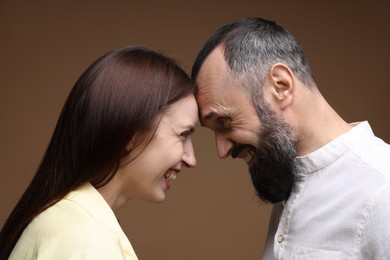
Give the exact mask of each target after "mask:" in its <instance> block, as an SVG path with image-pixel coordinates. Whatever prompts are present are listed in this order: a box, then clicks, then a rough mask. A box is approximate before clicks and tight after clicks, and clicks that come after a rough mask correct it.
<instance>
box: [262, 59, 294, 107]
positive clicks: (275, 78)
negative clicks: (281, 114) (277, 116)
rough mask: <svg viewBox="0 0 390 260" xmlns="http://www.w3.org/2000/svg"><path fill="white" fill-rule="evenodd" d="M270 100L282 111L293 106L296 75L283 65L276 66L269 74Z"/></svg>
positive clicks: (277, 64)
mask: <svg viewBox="0 0 390 260" xmlns="http://www.w3.org/2000/svg"><path fill="white" fill-rule="evenodd" d="M267 81H268V84H267V85H268V86H267V87H268V88H269V89H268V91H267V92H268V99H271V100H272V103H274V104H275V105H276V106H278V107H279V109H280V110H284V109H285V108H287V107H288V106H290V105H291V103H292V101H293V97H294V91H295V81H294V73H293V72H292V71H291V70H290V68H289V67H288V66H286V65H285V64H283V63H276V64H274V65H273V66H272V67H271V69H270V70H269V72H268V77H267Z"/></svg>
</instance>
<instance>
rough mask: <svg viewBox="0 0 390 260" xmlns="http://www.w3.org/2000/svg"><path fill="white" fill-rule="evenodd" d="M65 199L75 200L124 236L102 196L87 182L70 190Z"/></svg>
mask: <svg viewBox="0 0 390 260" xmlns="http://www.w3.org/2000/svg"><path fill="white" fill-rule="evenodd" d="M65 199H67V200H71V201H73V202H76V203H77V204H79V205H81V206H82V207H83V208H84V209H86V210H87V211H88V212H89V213H90V214H91V215H92V216H93V217H94V218H95V219H97V220H98V221H100V222H101V223H103V224H104V225H105V226H107V227H109V228H110V229H112V230H113V231H114V232H115V233H116V234H117V235H119V236H120V237H122V238H126V240H127V237H126V235H125V234H124V233H123V230H122V228H121V227H120V225H119V222H118V220H117V218H116V216H115V214H114V212H113V211H112V209H111V207H110V206H109V205H108V203H107V202H106V200H105V199H104V198H103V196H102V195H101V194H100V193H99V192H98V191H97V190H96V189H95V187H93V186H92V184H90V183H89V182H87V183H85V184H83V185H81V186H79V187H78V188H76V189H75V190H73V191H71V192H70V193H69V194H68V195H67V196H65Z"/></svg>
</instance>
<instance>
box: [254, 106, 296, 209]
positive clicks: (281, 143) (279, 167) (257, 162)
mask: <svg viewBox="0 0 390 260" xmlns="http://www.w3.org/2000/svg"><path fill="white" fill-rule="evenodd" d="M262 105H263V106H262V107H257V111H258V114H259V118H260V120H261V123H262V126H263V127H262V129H261V131H260V135H259V140H260V144H259V145H258V147H257V148H255V147H253V151H254V153H255V157H254V160H253V163H252V165H251V166H250V167H249V173H250V175H251V178H252V183H253V185H254V187H255V189H256V193H257V195H258V197H259V198H260V199H261V200H262V201H265V202H271V203H277V202H280V201H283V200H287V199H288V197H289V196H290V193H291V190H292V187H293V185H294V183H295V180H296V165H295V158H296V157H297V151H296V148H295V146H294V144H293V141H292V137H291V130H290V129H291V127H290V126H289V124H288V123H287V122H285V121H284V120H282V119H279V118H278V117H277V116H276V115H275V113H274V112H273V111H272V110H271V109H270V108H269V107H268V106H267V105H266V104H265V103H263V104H262ZM259 110H261V111H259Z"/></svg>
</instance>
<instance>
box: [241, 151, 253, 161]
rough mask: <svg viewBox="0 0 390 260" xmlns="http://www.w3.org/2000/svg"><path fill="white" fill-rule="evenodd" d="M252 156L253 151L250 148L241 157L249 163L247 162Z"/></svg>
mask: <svg viewBox="0 0 390 260" xmlns="http://www.w3.org/2000/svg"><path fill="white" fill-rule="evenodd" d="M253 156H254V153H253V151H252V150H250V151H248V152H247V153H246V154H245V157H244V158H243V160H244V161H245V162H246V163H247V164H249V163H250V162H251V160H252V158H253Z"/></svg>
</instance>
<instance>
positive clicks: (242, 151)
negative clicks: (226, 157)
mask: <svg viewBox="0 0 390 260" xmlns="http://www.w3.org/2000/svg"><path fill="white" fill-rule="evenodd" d="M254 155H255V153H254V151H253V147H252V146H250V145H241V146H238V147H236V148H234V149H233V150H232V152H231V156H232V157H233V158H240V159H243V160H244V161H245V162H246V163H247V164H248V165H250V163H251V161H252V160H253V157H254Z"/></svg>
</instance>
